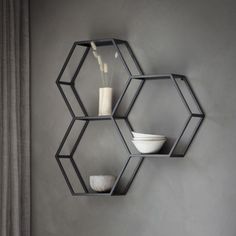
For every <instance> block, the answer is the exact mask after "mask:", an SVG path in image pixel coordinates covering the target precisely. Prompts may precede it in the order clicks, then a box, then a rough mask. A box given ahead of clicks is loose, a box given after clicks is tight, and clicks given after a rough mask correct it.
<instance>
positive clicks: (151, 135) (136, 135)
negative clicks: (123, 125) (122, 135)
mask: <svg viewBox="0 0 236 236" xmlns="http://www.w3.org/2000/svg"><path fill="white" fill-rule="evenodd" d="M132 134H133V136H134V138H165V136H164V135H158V134H144V133H137V132H133V131H132Z"/></svg>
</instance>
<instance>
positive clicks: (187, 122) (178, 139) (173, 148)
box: [169, 116, 191, 157]
mask: <svg viewBox="0 0 236 236" xmlns="http://www.w3.org/2000/svg"><path fill="white" fill-rule="evenodd" d="M190 120H191V116H189V117H188V119H187V120H186V122H185V124H184V128H183V129H182V130H181V132H180V134H179V137H178V138H177V139H176V141H175V143H174V145H173V146H172V148H171V150H170V153H169V154H170V157H172V154H173V152H174V150H175V148H176V147H177V145H178V143H179V141H180V139H181V138H182V136H183V134H184V132H185V130H186V128H187V127H188V124H189V122H190Z"/></svg>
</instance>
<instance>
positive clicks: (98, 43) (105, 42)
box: [76, 38, 125, 47]
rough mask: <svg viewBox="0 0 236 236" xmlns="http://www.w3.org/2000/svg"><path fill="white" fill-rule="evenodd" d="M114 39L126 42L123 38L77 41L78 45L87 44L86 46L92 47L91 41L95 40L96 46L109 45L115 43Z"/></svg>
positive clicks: (119, 42) (120, 42) (118, 42)
mask: <svg viewBox="0 0 236 236" xmlns="http://www.w3.org/2000/svg"><path fill="white" fill-rule="evenodd" d="M112 40H115V41H116V43H117V44H122V43H125V41H124V40H121V39H114V38H105V39H94V40H83V41H78V42H76V44H77V45H80V46H85V47H91V44H90V43H91V42H94V43H95V44H96V46H98V47H100V46H109V45H113V42H112Z"/></svg>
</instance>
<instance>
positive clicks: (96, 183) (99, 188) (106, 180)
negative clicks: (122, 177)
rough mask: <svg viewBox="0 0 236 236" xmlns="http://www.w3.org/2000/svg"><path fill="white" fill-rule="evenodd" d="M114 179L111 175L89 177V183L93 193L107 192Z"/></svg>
mask: <svg viewBox="0 0 236 236" xmlns="http://www.w3.org/2000/svg"><path fill="white" fill-rule="evenodd" d="M115 181H116V177H115V176H113V175H91V176H90V177H89V183H90V187H91V188H92V190H94V191H95V192H108V191H110V190H111V189H112V187H113V185H114V183H115Z"/></svg>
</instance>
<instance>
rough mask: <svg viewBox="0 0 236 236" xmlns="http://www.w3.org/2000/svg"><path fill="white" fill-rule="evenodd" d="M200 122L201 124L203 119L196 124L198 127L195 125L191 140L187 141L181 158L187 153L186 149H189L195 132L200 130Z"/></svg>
mask: <svg viewBox="0 0 236 236" xmlns="http://www.w3.org/2000/svg"><path fill="white" fill-rule="evenodd" d="M202 122H203V118H202V119H200V122H199V123H198V125H197V126H196V128H195V129H194V132H193V135H192V137H191V139H190V141H189V143H188V145H187V147H186V148H185V151H184V153H183V156H185V154H186V152H187V151H188V149H189V147H190V145H191V143H192V142H193V139H194V137H195V135H196V134H197V132H198V130H199V128H200V126H201V124H202Z"/></svg>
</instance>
